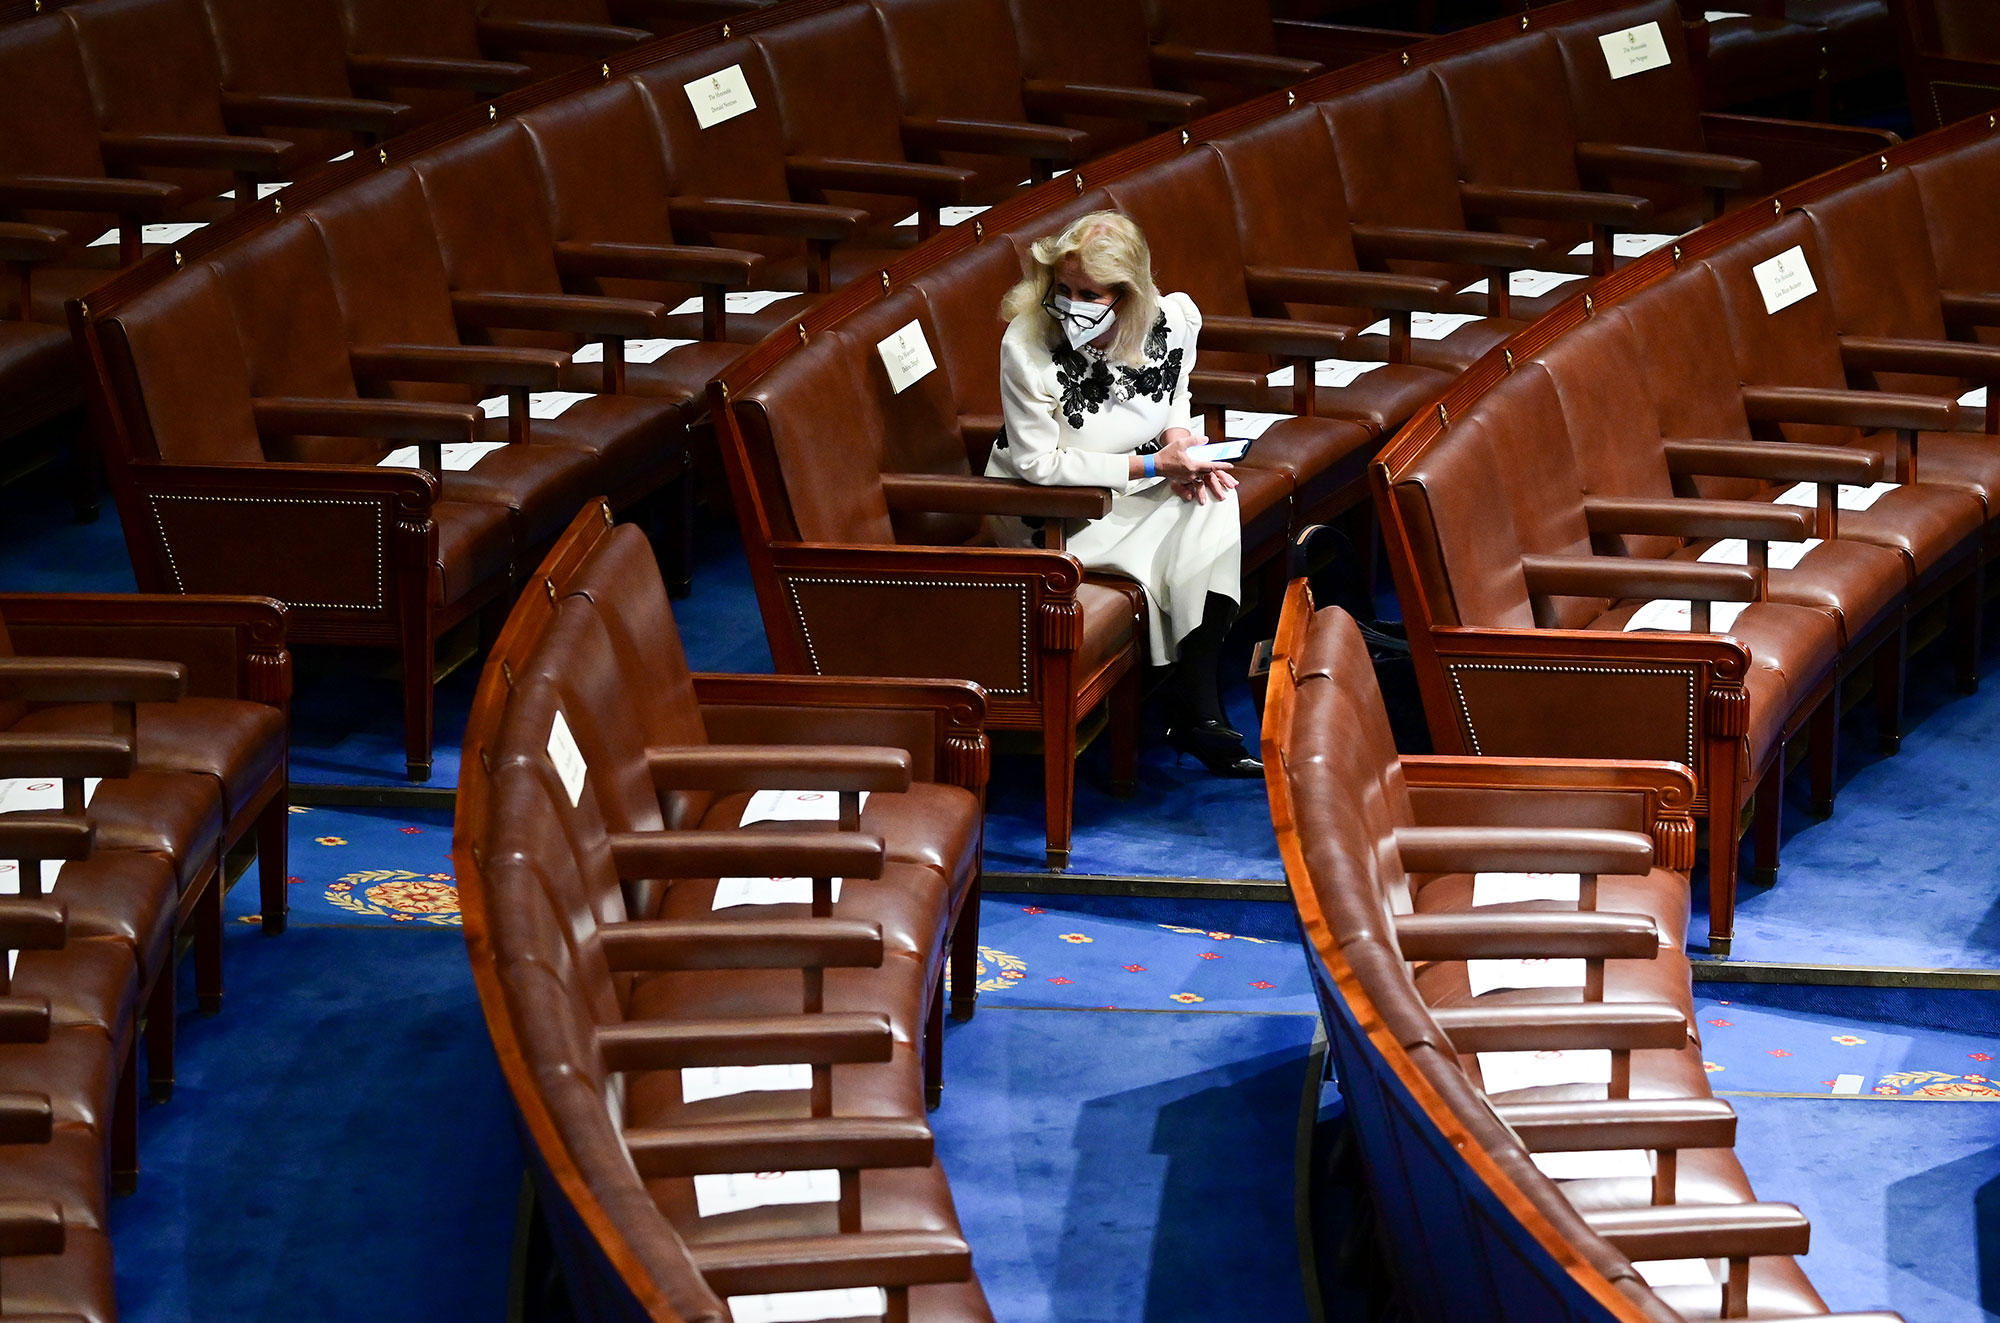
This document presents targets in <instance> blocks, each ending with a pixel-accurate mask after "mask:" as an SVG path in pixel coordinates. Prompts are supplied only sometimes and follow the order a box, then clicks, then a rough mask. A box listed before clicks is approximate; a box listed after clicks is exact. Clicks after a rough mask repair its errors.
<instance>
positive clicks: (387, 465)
mask: <svg viewBox="0 0 2000 1323" xmlns="http://www.w3.org/2000/svg"><path fill="white" fill-rule="evenodd" d="M506 448H507V443H506V442H505V441H447V442H445V443H444V444H443V445H441V446H439V447H438V462H439V463H440V464H442V465H443V467H444V471H445V472H446V473H464V472H466V471H468V470H470V469H473V468H476V467H477V466H478V464H479V461H480V460H482V459H485V458H486V457H487V456H488V455H490V454H492V453H493V452H494V451H496V450H505V449H506ZM421 454H422V452H421V451H420V450H419V449H418V448H417V447H416V446H398V447H396V449H394V450H392V451H390V452H389V453H388V454H386V455H384V456H383V457H382V458H381V459H379V460H377V461H376V463H375V467H376V468H378V469H419V468H422V467H423V460H422V458H421Z"/></svg>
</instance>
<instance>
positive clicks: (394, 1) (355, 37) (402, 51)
mask: <svg viewBox="0 0 2000 1323" xmlns="http://www.w3.org/2000/svg"><path fill="white" fill-rule="evenodd" d="M339 4H340V18H341V28H342V31H343V32H344V33H345V34H346V41H347V70H348V76H349V77H350V78H352V79H353V81H354V86H355V88H356V89H357V90H359V91H360V92H361V93H362V94H363V95H364V96H381V97H388V98H393V99H394V100H396V101H399V102H407V103H408V104H409V105H410V107H411V108H412V109H413V110H414V112H415V114H416V117H417V119H419V120H426V119H435V118H437V117H438V116H439V115H442V114H445V113H446V112H448V111H451V110H456V109H458V108H459V107H461V106H465V105H468V104H470V103H471V102H473V101H475V100H478V99H480V98H484V97H495V96H498V95H500V94H501V93H502V92H505V91H507V90H509V89H510V88H514V87H518V86H520V85H521V84H522V83H524V82H526V81H527V80H528V79H529V78H530V77H532V75H533V72H534V71H533V70H531V69H530V68H529V67H528V66H527V65H525V64H519V63H516V62H514V61H511V60H499V59H494V58H491V57H490V56H489V55H488V53H487V51H486V48H485V46H484V45H483V44H482V42H481V39H480V32H479V17H478V11H477V10H476V9H475V8H474V6H473V4H472V3H471V0H417V3H415V4H406V3H403V2H402V0H339Z"/></svg>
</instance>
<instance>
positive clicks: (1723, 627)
mask: <svg viewBox="0 0 2000 1323" xmlns="http://www.w3.org/2000/svg"><path fill="white" fill-rule="evenodd" d="M1749 605H1750V603H1748V602H1710V603H1709V604H1708V632H1709V633H1711V634H1726V633H1728V632H1729V627H1730V626H1731V625H1733V624H1735V623H1736V617H1738V616H1740V615H1742V614H1743V611H1744V609H1745V608H1746V607H1748V606H1749ZM1693 628H1694V608H1693V607H1692V606H1691V605H1690V604H1689V603H1688V602H1687V601H1685V600H1683V599H1676V598H1671V597H1663V598H1658V599H1656V600H1654V601H1651V602H1648V603H1646V604H1645V605H1644V606H1642V607H1640V608H1639V609H1638V610H1637V611H1634V612H1633V613H1632V618H1631V619H1630V620H1628V621H1626V622H1625V632H1626V633H1627V634H1631V633H1636V632H1637V631H1639V630H1642V629H1664V630H1670V631H1672V632H1674V633H1679V634H1685V633H1687V632H1688V631H1689V630H1691V629H1693Z"/></svg>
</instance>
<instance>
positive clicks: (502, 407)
mask: <svg viewBox="0 0 2000 1323" xmlns="http://www.w3.org/2000/svg"><path fill="white" fill-rule="evenodd" d="M589 398H590V395H589V393H588V392H583V391H573V390H538V391H533V392H530V394H529V395H528V417H530V418H560V417H562V416H563V415H564V414H566V413H568V412H569V411H570V409H571V408H573V407H574V406H576V405H578V404H581V403H582V402H583V401H585V400H587V399H589ZM513 411H514V406H513V403H512V402H511V401H510V400H509V399H508V398H507V397H506V396H505V395H492V396H488V397H487V398H486V399H483V400H481V401H480V402H479V412H481V413H483V414H485V415H486V416H487V417H488V418H505V417H506V416H507V415H508V414H510V413H512V412H513Z"/></svg>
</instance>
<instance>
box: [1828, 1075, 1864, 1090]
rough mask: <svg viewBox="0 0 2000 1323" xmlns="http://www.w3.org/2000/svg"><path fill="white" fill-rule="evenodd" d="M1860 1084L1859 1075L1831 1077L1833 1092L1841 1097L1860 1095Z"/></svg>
mask: <svg viewBox="0 0 2000 1323" xmlns="http://www.w3.org/2000/svg"><path fill="white" fill-rule="evenodd" d="M1861 1083H1862V1079H1861V1076H1859V1075H1835V1076H1834V1077H1833V1091H1834V1092H1835V1093H1838V1094H1843V1095H1845V1094H1850V1093H1860V1092H1861Z"/></svg>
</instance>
